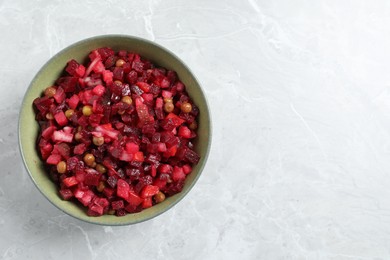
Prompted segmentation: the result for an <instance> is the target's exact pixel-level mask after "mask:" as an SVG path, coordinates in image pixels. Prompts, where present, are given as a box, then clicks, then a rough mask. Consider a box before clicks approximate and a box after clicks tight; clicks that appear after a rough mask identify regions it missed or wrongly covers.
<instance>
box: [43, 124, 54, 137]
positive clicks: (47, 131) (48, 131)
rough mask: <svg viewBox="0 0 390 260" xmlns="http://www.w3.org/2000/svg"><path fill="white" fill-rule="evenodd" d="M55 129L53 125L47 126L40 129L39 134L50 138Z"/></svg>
mask: <svg viewBox="0 0 390 260" xmlns="http://www.w3.org/2000/svg"><path fill="white" fill-rule="evenodd" d="M56 129H57V128H56V127H55V126H49V127H47V128H46V129H45V130H43V131H42V134H41V136H42V137H43V138H45V139H50V138H51V136H52V135H53V133H54V131H55V130H56Z"/></svg>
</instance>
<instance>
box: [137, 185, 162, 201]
mask: <svg viewBox="0 0 390 260" xmlns="http://www.w3.org/2000/svg"><path fill="white" fill-rule="evenodd" d="M159 191H160V189H159V188H158V187H157V186H153V185H146V186H145V187H144V188H143V189H142V191H141V198H143V199H145V198H148V197H152V196H154V195H156V194H157V193H158V192H159Z"/></svg>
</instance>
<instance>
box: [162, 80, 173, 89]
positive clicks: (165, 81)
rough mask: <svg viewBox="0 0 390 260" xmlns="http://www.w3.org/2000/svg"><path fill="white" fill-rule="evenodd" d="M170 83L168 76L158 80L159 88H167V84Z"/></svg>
mask: <svg viewBox="0 0 390 260" xmlns="http://www.w3.org/2000/svg"><path fill="white" fill-rule="evenodd" d="M170 85H171V82H170V81H169V79H168V78H166V77H164V78H163V79H162V80H161V82H160V87H161V88H165V89H166V88H169V86H170Z"/></svg>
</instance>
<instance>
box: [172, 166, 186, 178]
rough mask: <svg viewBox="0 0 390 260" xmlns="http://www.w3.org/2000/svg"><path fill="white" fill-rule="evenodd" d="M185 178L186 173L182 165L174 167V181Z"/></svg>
mask: <svg viewBox="0 0 390 260" xmlns="http://www.w3.org/2000/svg"><path fill="white" fill-rule="evenodd" d="M185 178H186V175H185V173H184V171H183V168H182V167H178V166H175V167H173V172H172V179H173V181H179V180H184V179H185Z"/></svg>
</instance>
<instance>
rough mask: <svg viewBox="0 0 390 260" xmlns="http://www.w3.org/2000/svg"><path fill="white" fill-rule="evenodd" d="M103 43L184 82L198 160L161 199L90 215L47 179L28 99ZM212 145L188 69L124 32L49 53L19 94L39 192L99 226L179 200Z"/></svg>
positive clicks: (28, 160)
mask: <svg viewBox="0 0 390 260" xmlns="http://www.w3.org/2000/svg"><path fill="white" fill-rule="evenodd" d="M104 46H108V47H111V48H113V49H114V50H128V51H133V52H137V53H139V54H140V55H141V56H143V57H145V58H148V59H150V60H151V61H152V62H154V63H155V64H158V65H160V66H162V67H165V68H168V69H171V70H174V71H176V72H177V74H178V76H179V78H180V80H181V81H183V83H184V84H185V85H186V89H187V92H188V93H189V95H190V96H191V98H192V99H193V101H194V103H195V104H197V105H198V107H199V109H200V114H199V128H198V137H197V140H196V141H195V150H196V151H197V152H198V153H199V154H200V156H201V159H200V162H199V163H198V164H197V165H196V166H195V167H194V168H193V172H192V173H191V174H190V175H189V176H188V177H187V179H186V182H185V186H184V189H183V191H182V192H180V193H178V194H176V195H174V196H172V197H169V198H167V199H166V200H165V201H164V202H162V203H160V204H157V205H155V206H153V207H151V208H148V209H145V210H143V211H142V212H140V213H135V214H128V215H126V216H124V217H116V216H112V215H105V216H101V217H89V216H87V214H86V211H85V209H83V208H82V207H80V206H78V205H77V204H76V203H74V202H70V201H63V200H62V199H61V198H60V197H59V195H58V191H57V187H56V185H55V184H54V183H53V182H52V181H51V180H50V179H49V177H48V174H47V173H46V172H45V170H44V167H43V164H42V162H41V160H40V158H39V155H38V152H37V150H36V146H35V145H36V139H37V135H38V130H39V129H38V124H37V122H36V121H35V115H34V111H33V106H32V103H33V100H34V99H35V98H36V97H38V96H40V95H41V94H42V91H43V90H44V89H45V88H46V87H48V86H50V85H52V84H53V83H54V81H55V79H57V78H58V77H59V76H60V74H61V73H62V72H63V70H64V67H65V65H66V63H67V61H69V60H70V59H72V58H73V59H75V60H77V61H79V62H84V61H85V60H86V58H87V55H88V53H89V52H90V51H91V50H93V49H96V48H98V47H104ZM210 144H211V122H210V113H209V109H208V105H207V101H206V97H205V95H204V93H203V91H202V89H201V87H200V85H199V82H198V81H197V80H196V78H195V76H194V75H193V74H192V73H191V71H190V70H189V68H188V67H187V66H186V65H185V64H184V63H183V62H182V61H181V60H180V59H179V58H178V57H177V56H175V55H174V54H173V53H171V52H170V51H168V50H167V49H165V48H163V47H161V46H159V45H157V44H155V43H153V42H150V41H147V40H144V39H140V38H136V37H132V36H125V35H105V36H98V37H93V38H89V39H86V40H83V41H80V42H77V43H75V44H73V45H71V46H69V47H68V48H66V49H64V50H62V51H61V52H60V53H58V54H57V55H55V56H54V57H53V58H51V59H50V60H49V61H48V62H47V63H46V64H45V65H44V66H43V67H42V69H41V70H40V71H39V72H38V73H37V75H36V76H35V78H34V79H33V80H32V82H31V84H30V86H29V87H28V89H27V92H26V94H25V96H24V99H23V103H22V106H21V110H20V117H19V145H20V150H21V154H22V157H23V160H24V164H25V166H26V169H27V171H28V173H29V174H30V176H31V178H32V180H33V182H34V183H35V185H36V186H37V187H38V189H39V190H40V191H41V193H42V194H43V195H44V196H45V197H46V198H47V199H48V200H49V201H50V202H51V203H52V204H54V205H55V206H56V207H58V208H59V209H61V210H62V211H64V212H65V213H67V214H69V215H71V216H73V217H75V218H78V219H80V220H83V221H87V222H90V223H95V224H101V225H129V224H135V223H138V222H142V221H145V220H148V219H151V218H153V217H156V216H158V215H159V214H161V213H163V212H165V211H167V210H168V209H170V208H171V207H173V206H174V205H175V204H176V203H178V202H179V201H180V200H181V199H182V198H183V197H184V196H185V195H186V194H187V193H188V192H189V191H190V189H191V188H192V187H193V186H194V185H195V183H196V181H197V180H198V178H199V176H200V174H201V172H202V169H203V168H204V166H205V163H206V160H207V157H208V153H209V149H210Z"/></svg>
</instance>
